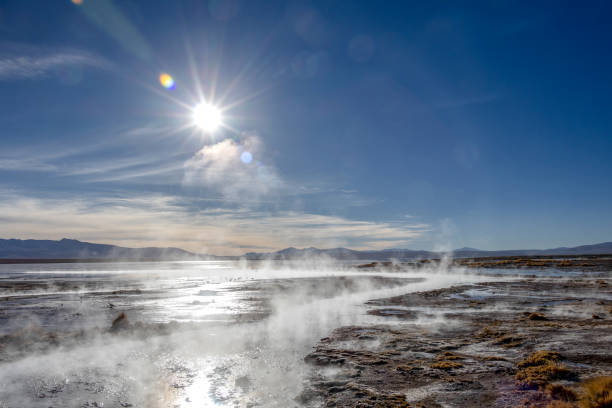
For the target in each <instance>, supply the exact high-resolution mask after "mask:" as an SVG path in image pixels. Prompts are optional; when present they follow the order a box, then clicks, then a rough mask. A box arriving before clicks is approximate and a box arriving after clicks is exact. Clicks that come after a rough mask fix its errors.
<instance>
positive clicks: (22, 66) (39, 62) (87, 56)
mask: <svg viewBox="0 0 612 408" xmlns="http://www.w3.org/2000/svg"><path fill="white" fill-rule="evenodd" d="M27 50H28V51H29V53H28V54H18V53H14V52H13V53H9V54H2V55H0V80H11V79H36V78H42V77H46V76H48V75H50V74H51V73H53V72H54V71H56V70H60V69H65V68H72V67H92V68H102V69H105V68H110V67H111V66H112V64H111V63H110V62H109V61H108V60H106V59H105V58H102V57H101V56H98V55H95V54H92V53H90V52H87V51H83V50H74V49H72V50H40V49H32V48H28V49H27Z"/></svg>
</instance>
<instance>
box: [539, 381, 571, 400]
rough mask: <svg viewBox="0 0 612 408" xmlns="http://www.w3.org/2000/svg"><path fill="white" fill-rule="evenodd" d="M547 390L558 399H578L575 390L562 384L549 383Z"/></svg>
mask: <svg viewBox="0 0 612 408" xmlns="http://www.w3.org/2000/svg"><path fill="white" fill-rule="evenodd" d="M546 391H547V392H548V394H549V395H550V396H551V397H552V398H554V399H556V400H561V401H576V400H577V399H578V395H577V394H576V392H574V390H572V389H571V388H568V387H566V386H564V385H561V384H549V385H547V386H546Z"/></svg>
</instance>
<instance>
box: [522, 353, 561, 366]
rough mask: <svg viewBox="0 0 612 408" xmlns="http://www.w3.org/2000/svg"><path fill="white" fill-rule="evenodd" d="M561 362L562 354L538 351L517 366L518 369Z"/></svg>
mask: <svg viewBox="0 0 612 408" xmlns="http://www.w3.org/2000/svg"><path fill="white" fill-rule="evenodd" d="M557 360H561V354H559V353H557V352H556V351H548V350H538V351H536V352H534V353H531V355H529V357H527V358H526V359H524V360H523V361H521V362H519V363H518V364H517V367H519V368H522V367H531V366H536V365H542V364H543V363H544V362H546V361H557Z"/></svg>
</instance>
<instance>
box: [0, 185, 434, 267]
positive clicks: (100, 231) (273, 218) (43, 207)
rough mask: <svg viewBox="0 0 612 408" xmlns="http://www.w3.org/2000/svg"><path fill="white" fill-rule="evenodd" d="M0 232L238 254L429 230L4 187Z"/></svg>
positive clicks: (357, 242)
mask: <svg viewBox="0 0 612 408" xmlns="http://www.w3.org/2000/svg"><path fill="white" fill-rule="evenodd" d="M3 196H5V197H7V198H6V199H4V200H2V202H0V224H2V236H3V238H38V239H60V238H64V237H67V238H76V239H81V240H85V241H92V242H103V243H112V244H117V245H125V246H132V247H141V246H175V247H181V248H185V249H188V250H191V251H195V252H202V253H213V254H232V255H239V254H243V253H244V252H248V251H272V250H278V249H282V248H285V247H288V246H295V247H309V246H316V247H320V248H331V247H338V246H344V247H350V248H354V249H383V248H390V247H400V246H405V245H407V244H409V243H410V242H411V240H414V239H416V238H419V237H422V236H423V234H425V233H426V232H427V231H428V230H429V226H428V225H423V224H421V225H409V224H406V223H388V222H373V221H360V220H351V219H347V218H344V217H340V216H330V215H321V214H308V213H299V212H291V211H282V212H275V213H267V212H261V211H251V210H247V209H223V208H213V209H206V210H199V211H194V210H190V209H188V208H186V207H184V206H183V205H182V204H181V202H182V200H180V201H178V200H177V199H176V198H172V197H167V196H149V197H139V198H127V199H115V198H112V199H103V198H99V199H96V200H95V201H85V200H72V199H70V200H69V199H34V198H28V197H23V196H19V195H16V194H14V193H13V194H11V193H3Z"/></svg>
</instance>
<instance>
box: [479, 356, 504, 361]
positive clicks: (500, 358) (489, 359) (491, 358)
mask: <svg viewBox="0 0 612 408" xmlns="http://www.w3.org/2000/svg"><path fill="white" fill-rule="evenodd" d="M483 360H485V361H508V360H506V359H505V358H503V357H502V356H486V357H483Z"/></svg>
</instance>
